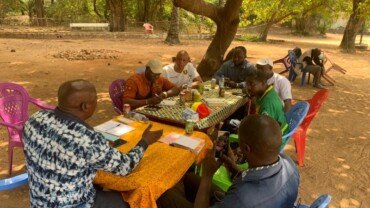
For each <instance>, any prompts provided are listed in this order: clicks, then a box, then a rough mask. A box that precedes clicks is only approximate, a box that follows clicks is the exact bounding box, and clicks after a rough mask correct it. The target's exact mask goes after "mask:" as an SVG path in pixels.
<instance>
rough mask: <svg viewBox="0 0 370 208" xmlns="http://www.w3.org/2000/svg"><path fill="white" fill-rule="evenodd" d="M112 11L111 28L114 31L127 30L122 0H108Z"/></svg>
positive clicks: (110, 17)
mask: <svg viewBox="0 0 370 208" xmlns="http://www.w3.org/2000/svg"><path fill="white" fill-rule="evenodd" d="M107 2H108V6H109V11H110V16H109V20H110V30H111V31H112V32H118V31H124V30H125V17H124V10H123V1H122V0H107Z"/></svg>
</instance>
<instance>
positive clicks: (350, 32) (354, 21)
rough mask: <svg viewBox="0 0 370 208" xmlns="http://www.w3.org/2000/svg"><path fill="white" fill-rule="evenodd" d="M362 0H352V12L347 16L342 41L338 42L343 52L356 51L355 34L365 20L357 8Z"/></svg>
mask: <svg viewBox="0 0 370 208" xmlns="http://www.w3.org/2000/svg"><path fill="white" fill-rule="evenodd" d="M363 1H364V0H353V9H352V14H351V16H350V17H349V20H348V22H347V25H346V29H345V30H344V34H343V38H342V41H341V43H340V47H341V48H342V49H343V50H344V51H345V52H349V53H353V52H355V51H356V49H355V42H356V36H357V34H358V32H359V30H360V29H361V26H362V24H363V23H364V22H365V18H364V17H363V16H362V15H361V12H360V9H359V8H358V6H359V3H361V2H363Z"/></svg>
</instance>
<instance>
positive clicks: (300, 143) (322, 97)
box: [293, 89, 329, 166]
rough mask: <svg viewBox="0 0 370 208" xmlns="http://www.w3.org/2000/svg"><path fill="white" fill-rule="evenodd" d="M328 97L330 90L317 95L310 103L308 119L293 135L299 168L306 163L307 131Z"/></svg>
mask: <svg viewBox="0 0 370 208" xmlns="http://www.w3.org/2000/svg"><path fill="white" fill-rule="evenodd" d="M328 95H329V90H328V89H322V90H319V91H318V92H316V93H315V95H314V96H313V97H312V98H311V99H310V100H309V101H308V102H309V103H310V109H309V110H308V113H307V116H306V118H305V119H304V120H303V122H302V124H301V125H300V126H299V128H298V129H297V131H296V132H295V133H294V134H293V138H294V142H295V147H296V152H297V160H298V165H299V166H303V163H304V153H305V148H306V137H307V129H308V127H309V126H310V124H311V121H312V120H313V118H314V117H315V116H316V114H317V113H318V112H319V110H320V108H321V106H322V105H323V104H324V102H325V101H326V99H327V97H328Z"/></svg>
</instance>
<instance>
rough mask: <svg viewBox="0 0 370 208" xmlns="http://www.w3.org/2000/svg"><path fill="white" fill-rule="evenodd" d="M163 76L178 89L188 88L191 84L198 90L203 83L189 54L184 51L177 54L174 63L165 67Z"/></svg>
mask: <svg viewBox="0 0 370 208" xmlns="http://www.w3.org/2000/svg"><path fill="white" fill-rule="evenodd" d="M162 76H163V77H164V78H167V79H168V80H170V81H171V82H172V83H174V84H175V85H176V86H177V87H185V85H186V86H187V85H189V83H190V82H191V87H192V88H196V87H198V85H199V84H200V83H202V82H203V81H202V78H201V77H200V76H199V74H198V72H197V69H196V68H195V67H194V66H193V64H192V63H191V62H190V57H189V54H188V52H186V51H184V50H182V51H179V52H178V53H177V55H176V59H175V61H174V63H172V64H169V65H167V66H165V67H163V74H162Z"/></svg>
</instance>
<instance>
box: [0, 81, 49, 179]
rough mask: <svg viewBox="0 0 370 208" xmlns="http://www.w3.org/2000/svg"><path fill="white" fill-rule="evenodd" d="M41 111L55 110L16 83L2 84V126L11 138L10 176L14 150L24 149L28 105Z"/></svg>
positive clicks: (0, 113) (0, 106) (0, 105)
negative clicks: (23, 138) (24, 130)
mask: <svg viewBox="0 0 370 208" xmlns="http://www.w3.org/2000/svg"><path fill="white" fill-rule="evenodd" d="M29 102H30V103H32V104H34V105H36V106H37V107H39V108H41V109H46V110H53V109H54V108H55V107H54V106H49V105H46V104H44V103H43V102H42V101H40V100H37V99H35V98H32V97H30V96H29V94H28V92H27V91H26V89H24V88H23V87H22V86H20V85H17V84H14V83H0V117H1V119H2V121H0V125H2V126H5V127H7V130H8V136H9V146H8V160H9V175H11V174H12V165H13V149H14V147H23V143H22V136H23V125H24V123H25V122H26V121H27V120H28V103H29Z"/></svg>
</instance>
